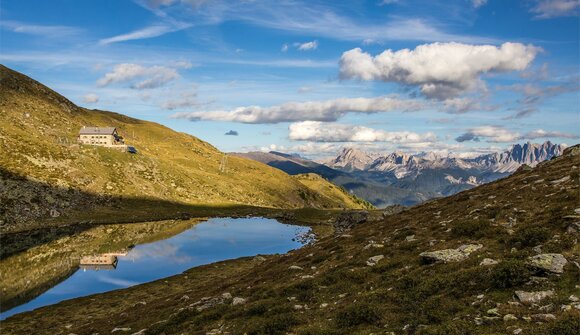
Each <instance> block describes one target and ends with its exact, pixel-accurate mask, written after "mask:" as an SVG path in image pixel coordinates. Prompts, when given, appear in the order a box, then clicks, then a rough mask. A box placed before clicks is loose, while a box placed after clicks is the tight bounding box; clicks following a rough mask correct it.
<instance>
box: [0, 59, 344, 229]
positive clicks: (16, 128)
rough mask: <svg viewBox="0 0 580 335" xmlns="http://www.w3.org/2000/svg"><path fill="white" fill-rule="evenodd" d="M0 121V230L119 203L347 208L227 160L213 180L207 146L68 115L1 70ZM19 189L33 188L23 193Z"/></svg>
mask: <svg viewBox="0 0 580 335" xmlns="http://www.w3.org/2000/svg"><path fill="white" fill-rule="evenodd" d="M0 122H1V123H2V132H0V168H1V171H0V172H1V173H0V182H1V183H2V185H4V187H2V190H1V191H0V192H1V193H0V196H1V197H2V200H3V201H2V208H0V210H1V212H0V213H1V214H3V215H2V216H3V217H0V219H1V220H2V221H3V222H0V223H2V226H3V228H4V229H10V228H11V227H14V226H15V225H16V226H22V224H23V223H25V222H29V223H31V224H32V223H34V222H37V220H38V219H39V218H40V219H43V218H47V217H51V216H52V217H59V218H61V219H62V218H63V217H66V215H69V214H71V211H75V210H76V211H86V210H91V211H95V210H96V209H97V208H101V207H111V206H120V207H121V208H123V201H122V200H123V199H128V198H133V199H135V198H143V199H156V200H160V201H164V202H171V203H185V204H207V205H212V206H222V205H241V204H246V205H252V206H263V207H289V208H297V207H317V208H341V207H349V206H350V205H352V202H351V203H350V204H348V205H347V204H345V203H341V202H337V201H332V200H330V199H329V198H328V197H323V196H319V195H318V194H317V193H316V192H314V191H312V190H311V189H309V188H308V187H306V186H304V184H302V183H301V182H300V181H299V180H297V179H295V178H292V177H290V176H288V175H287V174H286V173H283V172H281V171H279V170H277V169H274V168H271V167H268V166H266V165H264V164H260V163H258V162H255V161H252V160H249V159H244V158H240V157H235V156H230V157H228V158H227V164H226V166H225V170H222V171H220V163H221V161H222V159H223V158H224V154H223V153H222V152H220V151H219V150H217V149H216V148H215V147H213V146H211V145H210V144H208V143H206V142H203V141H201V140H199V139H197V138H195V137H193V136H190V135H187V134H184V133H178V132H175V131H172V130H171V129H169V128H167V127H164V126H161V125H159V124H156V123H152V122H147V121H142V120H137V119H133V118H130V117H127V116H124V115H121V114H117V113H112V112H106V111H99V110H88V109H85V108H80V107H77V106H76V105H74V104H73V103H72V102H70V101H69V100H67V99H66V98H64V97H63V96H61V95H59V94H58V93H56V92H54V91H52V90H50V89H49V88H47V87H45V86H43V85H42V84H40V83H38V82H36V81H34V80H32V79H30V78H28V77H26V76H24V75H22V74H20V73H17V72H15V71H12V70H10V69H8V68H6V67H4V66H1V65H0ZM82 126H112V127H117V128H118V129H119V131H120V134H121V135H122V136H123V137H124V138H125V141H126V143H127V144H129V145H132V146H135V147H136V148H137V149H138V151H139V153H138V154H137V155H131V154H127V153H123V152H119V151H116V150H114V149H109V148H99V147H93V146H84V145H79V144H77V142H76V137H77V134H78V131H79V129H80V128H81V127H82ZM24 181H26V182H34V183H37V184H38V185H39V186H38V187H37V188H26V187H24V186H28V184H27V185H23V184H22V183H23V182H24ZM125 209H128V208H125ZM129 209H130V208H129ZM51 211H52V213H51ZM119 211H121V209H119ZM50 214H52V215H50Z"/></svg>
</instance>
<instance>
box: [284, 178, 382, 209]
mask: <svg viewBox="0 0 580 335" xmlns="http://www.w3.org/2000/svg"><path fill="white" fill-rule="evenodd" d="M293 177H294V178H296V179H297V180H298V181H299V182H301V183H302V184H304V185H306V187H308V188H309V189H311V190H314V191H315V192H317V193H318V194H319V195H320V196H321V197H323V198H325V199H326V201H327V202H330V203H342V204H345V205H346V206H347V207H348V208H366V209H372V208H373V205H371V203H369V202H368V201H366V200H363V199H360V198H358V197H357V196H356V195H353V194H350V193H348V192H347V191H346V190H345V189H344V188H342V187H339V186H336V185H334V184H332V183H330V182H328V181H327V180H326V179H324V178H322V177H321V176H319V175H317V174H315V173H304V174H298V175H295V176H293Z"/></svg>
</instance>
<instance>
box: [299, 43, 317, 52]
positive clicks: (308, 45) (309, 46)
mask: <svg viewBox="0 0 580 335" xmlns="http://www.w3.org/2000/svg"><path fill="white" fill-rule="evenodd" d="M317 48H318V41H310V42H306V43H300V44H299V45H298V50H302V51H307V50H316V49H317Z"/></svg>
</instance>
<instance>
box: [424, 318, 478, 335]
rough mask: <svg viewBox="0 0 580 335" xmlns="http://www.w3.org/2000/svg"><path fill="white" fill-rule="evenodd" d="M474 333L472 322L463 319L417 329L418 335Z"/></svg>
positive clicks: (462, 334) (466, 334)
mask: <svg viewBox="0 0 580 335" xmlns="http://www.w3.org/2000/svg"><path fill="white" fill-rule="evenodd" d="M474 333H475V329H474V325H473V323H471V322H468V321H464V320H454V321H451V322H447V323H445V324H442V325H439V326H435V327H429V328H425V329H420V330H419V331H418V334H419V335H471V334H474Z"/></svg>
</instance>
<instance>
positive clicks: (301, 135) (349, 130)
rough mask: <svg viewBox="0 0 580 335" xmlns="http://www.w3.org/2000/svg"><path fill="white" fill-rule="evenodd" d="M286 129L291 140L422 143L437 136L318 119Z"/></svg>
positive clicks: (294, 124)
mask: <svg viewBox="0 0 580 335" xmlns="http://www.w3.org/2000/svg"><path fill="white" fill-rule="evenodd" d="M288 129H289V134H288V137H289V138H290V139H291V140H293V141H314V142H390V143H422V142H434V141H436V140H437V136H435V134H433V133H425V134H417V133H414V132H409V131H402V132H389V131H384V130H378V129H373V128H368V127H363V126H354V125H346V124H338V123H324V122H318V121H303V122H297V123H292V124H291V125H290V126H289V127H288Z"/></svg>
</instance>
